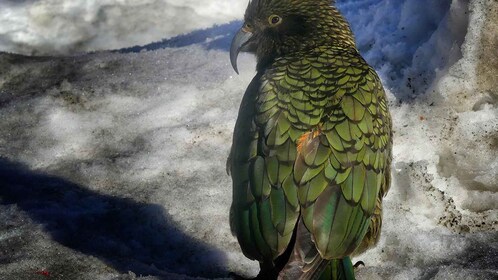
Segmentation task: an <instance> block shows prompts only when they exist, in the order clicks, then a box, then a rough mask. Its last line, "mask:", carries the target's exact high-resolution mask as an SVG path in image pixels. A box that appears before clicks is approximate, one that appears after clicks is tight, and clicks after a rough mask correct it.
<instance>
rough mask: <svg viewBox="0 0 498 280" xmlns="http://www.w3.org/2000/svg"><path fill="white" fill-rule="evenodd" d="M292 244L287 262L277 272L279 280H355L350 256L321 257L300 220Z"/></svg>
mask: <svg viewBox="0 0 498 280" xmlns="http://www.w3.org/2000/svg"><path fill="white" fill-rule="evenodd" d="M293 245H294V247H293V249H292V252H291V253H290V256H289V258H288V262H287V263H286V264H285V266H283V268H282V270H281V271H280V272H279V273H278V274H279V275H278V279H279V280H355V277H354V268H353V264H352V263H351V258H350V257H349V256H346V257H344V258H342V259H335V260H325V259H322V257H321V256H320V253H319V252H318V250H317V249H316V247H315V244H314V242H313V238H312V236H311V234H310V233H309V231H308V230H307V229H306V226H305V225H304V223H303V222H302V220H300V221H299V223H298V225H297V229H296V232H295V242H293Z"/></svg>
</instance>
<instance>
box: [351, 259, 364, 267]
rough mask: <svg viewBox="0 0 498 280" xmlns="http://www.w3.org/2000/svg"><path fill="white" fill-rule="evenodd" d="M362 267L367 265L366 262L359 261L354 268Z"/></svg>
mask: <svg viewBox="0 0 498 280" xmlns="http://www.w3.org/2000/svg"><path fill="white" fill-rule="evenodd" d="M360 266H365V263H364V262H362V261H357V262H356V263H355V264H354V265H353V267H354V268H358V267H360Z"/></svg>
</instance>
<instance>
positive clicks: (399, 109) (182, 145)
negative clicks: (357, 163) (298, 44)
mask: <svg viewBox="0 0 498 280" xmlns="http://www.w3.org/2000/svg"><path fill="white" fill-rule="evenodd" d="M244 2H245V1H237V2H235V4H233V5H234V6H233V8H232V6H231V5H232V4H230V8H227V5H228V3H232V2H228V1H205V3H206V4H204V5H198V3H197V2H195V1H184V2H180V1H177V2H174V1H171V0H170V1H145V0H144V1H126V0H121V1H110V0H107V1H98V2H97V1H95V2H93V1H86V2H85V1H70V2H61V1H55V0H40V1H19V2H14V1H4V2H2V3H1V4H0V5H4V6H3V8H5V9H1V8H0V21H3V22H5V21H6V20H7V19H8V20H9V21H8V23H9V24H5V25H4V24H2V25H0V34H9V35H7V36H5V35H0V48H2V49H3V50H4V51H10V52H17V53H37V54H57V53H69V52H83V51H88V50H95V49H116V48H122V47H129V46H132V45H135V44H139V45H144V46H142V47H135V48H128V49H124V50H121V51H119V52H109V51H102V52H97V53H91V54H79V55H73V56H44V57H25V56H20V55H14V54H6V53H0V116H1V121H0V186H1V187H0V279H2V280H3V279H19V280H23V279H45V277H44V276H43V275H41V274H39V273H41V272H43V271H46V272H49V273H50V274H51V276H52V277H54V278H55V279H147V280H148V279H151V280H152V279H205V278H208V279H213V278H226V277H227V276H228V273H229V272H231V271H233V272H237V273H240V274H243V275H247V276H251V275H255V274H257V271H258V265H257V263H255V262H252V261H250V260H248V259H246V258H245V257H244V256H243V255H242V253H241V252H240V249H239V247H238V244H237V241H236V240H235V238H234V237H232V235H231V233H230V230H229V225H228V209H229V206H230V202H231V183H230V179H229V177H228V176H227V175H226V173H225V159H226V157H227V155H228V150H229V148H230V143H231V134H232V130H233V126H234V122H235V118H236V115H237V110H238V105H239V103H240V99H241V97H242V94H243V92H244V90H245V88H246V86H247V85H248V83H249V81H250V80H251V78H252V76H253V75H254V67H255V61H254V58H253V57H252V56H250V55H245V54H242V55H241V56H240V58H239V66H240V69H239V70H240V73H241V75H240V76H238V75H235V73H234V72H233V70H232V69H231V66H230V63H229V59H228V53H227V46H228V45H227V44H228V43H229V40H230V38H231V34H233V32H234V31H235V29H236V28H237V27H238V26H239V25H240V22H239V21H236V22H231V23H228V24H222V23H224V22H228V21H230V20H233V19H236V18H240V17H241V15H242V13H243V8H244V7H245V4H246V3H244ZM338 2H339V3H338V5H339V7H340V9H341V10H342V11H343V12H344V13H345V14H346V16H347V17H348V19H349V20H350V21H351V24H352V28H353V30H354V31H355V34H356V36H357V38H358V45H359V47H360V49H361V51H362V53H363V54H364V56H365V58H366V59H367V60H368V61H369V62H370V63H371V64H372V65H373V66H374V67H375V68H376V69H377V70H378V71H379V73H380V75H381V78H382V79H383V82H384V84H385V85H386V88H387V90H388V95H389V99H390V107H391V111H392V115H393V119H394V131H395V135H394V136H395V138H394V163H393V186H392V189H391V191H390V193H389V194H388V196H387V197H386V199H385V205H384V224H383V232H382V238H381V241H380V243H379V245H378V246H377V247H376V248H374V249H372V250H370V251H368V252H366V253H365V254H363V255H361V256H357V257H355V260H362V261H364V262H365V264H366V267H361V268H360V269H359V270H358V271H357V275H358V279H396V280H397V279H496V278H497V277H498V270H497V269H496V263H497V262H498V238H497V231H498V184H497V182H498V142H497V139H498V107H497V104H498V102H497V100H498V91H497V90H496V88H498V81H497V80H496V73H498V59H497V58H496V56H495V55H494V53H495V50H496V49H497V48H498V42H497V41H496V38H497V33H498V26H497V23H498V4H497V3H496V2H492V1H486V0H476V1H464V0H452V1H450V0H447V1H420V0H419V1H415V0H404V1H389V0H364V1H343V2H341V1H338ZM85 3H87V4H85ZM179 3H183V4H182V5H180V4H179ZM50 5H61V6H50ZM172 5H174V6H175V8H174V9H171V6H172ZM26 7H29V9H26ZM47 7H62V8H60V9H59V8H57V9H49V10H48V11H49V12H50V13H52V14H50V13H49V14H48V15H47V10H45V11H43V9H47ZM239 8H240V9H239ZM32 9H35V11H38V14H37V16H36V17H35V16H31V15H29V14H27V13H28V12H30V13H34V12H33V11H32ZM111 10H112V11H114V14H112V13H109V12H108V11H111ZM166 10H168V11H169V12H171V13H173V12H174V13H175V16H176V17H178V18H184V19H185V22H184V23H185V24H182V26H181V27H178V26H175V25H174V24H173V25H172V24H167V23H174V22H176V19H175V18H171V16H169V17H167V16H164V17H163V14H162V12H159V11H166ZM192 10H194V11H195V15H196V16H195V17H196V18H197V19H198V20H193V21H191V20H190V19H191V18H190V17H192V16H193V15H190V12H191V11H192ZM6 11H8V13H10V14H9V15H10V16H8V15H7V12H6ZM105 11H107V12H105ZM131 11H133V12H135V11H136V13H134V15H133V16H130V17H128V18H127V21H122V20H120V19H119V15H122V14H126V13H131ZM215 11H218V12H217V13H215ZM169 12H167V13H169ZM53 13H56V14H57V16H54V14H53ZM102 13H104V14H106V16H105V17H102ZM14 15H15V16H14ZM128 15H129V14H128ZM39 18H45V21H43V20H42V22H45V23H46V24H45V25H43V24H39V23H36V24H35V23H33V22H32V21H33V20H37V21H39V20H41V19H39ZM145 18H146V19H145ZM148 20H150V21H148ZM73 21H74V22H75V24H74V26H73V28H76V29H74V30H73V29H72V28H69V29H68V30H65V29H58V27H57V26H65V25H67V23H68V22H73ZM87 22H93V24H87ZM151 22H154V24H151ZM161 22H162V24H159V23H161ZM134 23H135V24H134ZM215 23H216V24H221V25H218V26H214V27H210V26H211V25H212V24H215ZM141 24H143V25H141ZM147 26H154V28H159V29H160V28H164V29H161V30H160V31H157V30H155V29H154V28H152V29H147V31H144V30H145V29H143V28H145V27H147ZM204 28H207V29H204ZM14 29H15V30H16V31H15V32H13V31H8V32H4V30H14ZM85 30H86V31H85ZM193 30H195V31H193ZM189 31H193V32H192V33H188V34H182V33H184V32H189ZM81 34H90V35H89V37H84V36H83V37H79V36H80V35H81ZM92 34H93V35H92ZM119 34H121V35H119ZM123 34H129V35H127V36H126V38H123V37H122V35H123ZM50 36H53V37H50ZM169 37H171V38H169ZM13 38H20V40H21V41H22V43H19V42H21V41H16V40H13ZM75 38H76V39H75ZM78 38H80V39H78ZM163 38H169V39H165V40H162V41H161V39H163ZM152 41H157V43H152V44H148V45H145V44H147V43H149V42H152ZM99 44H100V45H99ZM147 50H148V51H147Z"/></svg>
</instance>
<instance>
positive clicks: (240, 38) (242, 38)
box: [230, 28, 253, 74]
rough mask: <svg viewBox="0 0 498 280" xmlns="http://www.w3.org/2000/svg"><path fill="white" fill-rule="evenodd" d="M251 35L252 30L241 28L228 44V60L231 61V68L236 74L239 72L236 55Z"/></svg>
mask: <svg viewBox="0 0 498 280" xmlns="http://www.w3.org/2000/svg"><path fill="white" fill-rule="evenodd" d="M252 36H253V34H252V32H250V31H248V30H246V29H245V28H241V29H240V30H239V32H237V34H236V35H235V37H233V40H232V45H231V46H230V62H231V63H232V67H233V70H235V72H236V73H237V74H239V70H238V69H237V57H238V56H239V53H240V50H241V49H243V48H244V47H245V46H246V45H247V43H248V42H249V40H251V38H252Z"/></svg>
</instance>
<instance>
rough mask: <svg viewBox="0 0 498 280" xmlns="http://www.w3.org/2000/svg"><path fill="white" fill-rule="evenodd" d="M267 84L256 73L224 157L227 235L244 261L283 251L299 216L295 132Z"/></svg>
mask: <svg viewBox="0 0 498 280" xmlns="http://www.w3.org/2000/svg"><path fill="white" fill-rule="evenodd" d="M272 79H273V78H272V77H268V76H263V74H262V73H260V74H258V75H257V76H256V77H255V78H254V79H253V82H252V83H251V85H250V86H249V88H248V89H247V91H246V93H245V96H244V99H243V101H242V104H241V107H240V111H239V117H238V119H237V123H236V127H235V131H234V139H233V144H232V150H231V155H230V157H229V161H230V162H229V166H230V171H231V175H232V180H233V203H232V207H231V214H230V220H231V228H232V231H233V232H234V233H235V235H236V236H237V238H238V240H239V243H240V245H241V248H242V250H243V252H244V254H245V255H246V256H247V257H249V258H251V259H257V260H259V261H265V262H268V263H272V261H273V260H275V259H276V258H277V257H278V256H279V255H281V254H282V253H283V252H284V251H285V250H286V249H287V246H288V244H289V242H290V240H291V238H292V234H293V231H294V228H295V225H296V222H297V219H298V217H299V204H298V202H297V186H296V185H295V182H294V180H293V176H292V168H293V165H294V162H295V159H296V156H297V155H296V146H295V142H294V140H293V139H295V138H293V135H294V134H296V132H294V129H292V128H291V124H290V122H289V121H288V119H287V118H286V116H287V113H286V112H287V111H286V109H285V108H284V106H281V102H280V101H279V100H278V98H277V89H276V87H274V86H272V83H271V81H272ZM296 137H297V136H296Z"/></svg>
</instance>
